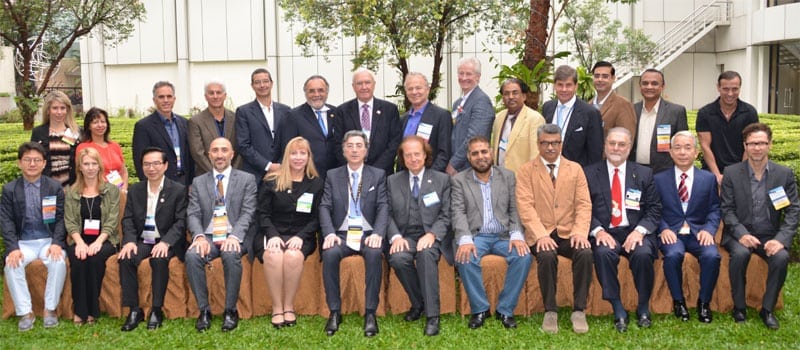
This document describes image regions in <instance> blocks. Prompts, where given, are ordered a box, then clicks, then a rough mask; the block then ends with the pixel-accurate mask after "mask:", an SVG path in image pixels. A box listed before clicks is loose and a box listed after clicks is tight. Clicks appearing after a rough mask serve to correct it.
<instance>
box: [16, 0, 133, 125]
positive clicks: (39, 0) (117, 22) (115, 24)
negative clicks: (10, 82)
mask: <svg viewBox="0 0 800 350" xmlns="http://www.w3.org/2000/svg"><path fill="white" fill-rule="evenodd" d="M2 6H3V8H2V11H1V12H0V37H2V38H3V39H5V41H6V42H7V43H8V44H10V45H11V46H13V47H14V49H15V50H16V51H17V53H18V54H19V55H20V56H21V57H22V69H21V72H20V75H21V76H20V77H19V80H18V81H19V85H20V87H19V94H18V97H17V99H16V100H17V105H18V106H19V108H20V110H21V112H22V117H23V125H24V127H25V129H26V130H28V129H30V128H32V127H33V118H34V116H35V114H36V111H37V109H38V106H39V99H40V98H39V96H41V95H42V94H43V93H44V91H45V89H46V88H47V84H48V82H49V81H50V77H51V76H52V74H53V73H54V72H55V69H56V68H57V67H58V64H59V63H60V62H61V59H63V58H64V56H65V55H66V54H67V51H69V49H70V48H71V47H72V45H73V44H74V43H75V42H76V40H78V38H80V37H82V36H85V35H89V34H90V33H92V31H95V33H96V34H98V35H102V37H103V39H104V41H105V43H106V44H108V45H115V44H118V43H120V42H122V41H124V40H125V39H127V38H128V37H129V36H130V35H131V33H132V32H133V30H134V29H135V28H134V25H135V24H136V23H137V21H141V20H143V19H144V16H145V8H144V5H142V3H141V2H140V1H138V0H16V1H15V0H2ZM40 47H41V49H42V50H43V51H44V52H45V53H47V57H49V62H46V63H48V64H47V68H45V69H44V70H43V73H42V74H41V76H39V77H36V78H38V79H37V80H39V83H38V86H35V85H34V84H33V82H32V79H33V78H34V76H33V75H34V73H35V71H34V67H33V66H32V61H33V58H34V55H35V53H36V50H39V48H40Z"/></svg>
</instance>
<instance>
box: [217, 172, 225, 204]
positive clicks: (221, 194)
mask: <svg viewBox="0 0 800 350" xmlns="http://www.w3.org/2000/svg"><path fill="white" fill-rule="evenodd" d="M224 177H225V175H223V174H217V201H218V202H219V203H224V202H225V188H224V187H223V186H222V178H224Z"/></svg>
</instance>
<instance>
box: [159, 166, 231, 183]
mask: <svg viewBox="0 0 800 350" xmlns="http://www.w3.org/2000/svg"><path fill="white" fill-rule="evenodd" d="M231 169H232V168H231V166H230V165H228V167H227V168H225V170H223V171H222V172H218V171H217V169H214V178H216V177H217V175H219V174H222V175H224V177H223V178H222V179H223V180H227V179H230V178H231V171H232V170H231ZM162 184H163V182H162Z"/></svg>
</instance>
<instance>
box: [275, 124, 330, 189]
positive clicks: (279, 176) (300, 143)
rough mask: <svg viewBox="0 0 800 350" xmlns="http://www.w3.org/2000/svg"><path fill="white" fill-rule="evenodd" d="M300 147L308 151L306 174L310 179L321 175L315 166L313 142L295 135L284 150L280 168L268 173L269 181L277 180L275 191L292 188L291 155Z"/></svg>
mask: <svg viewBox="0 0 800 350" xmlns="http://www.w3.org/2000/svg"><path fill="white" fill-rule="evenodd" d="M298 149H304V150H305V151H306V152H308V163H306V176H307V177H308V178H309V179H313V178H315V177H317V176H319V173H318V172H317V168H316V167H315V166H314V154H313V153H311V144H309V143H308V140H306V139H304V138H303V137H301V136H298V137H295V138H293V139H291V140H290V141H289V143H287V144H286V149H285V150H284V151H283V160H282V161H281V167H280V170H278V171H277V172H275V173H272V174H269V175H267V178H266V179H267V181H275V192H283V191H287V190H290V189H292V169H291V167H290V166H289V157H291V155H292V152H293V151H295V150H298Z"/></svg>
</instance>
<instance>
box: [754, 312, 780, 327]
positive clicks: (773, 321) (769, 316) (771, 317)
mask: <svg viewBox="0 0 800 350" xmlns="http://www.w3.org/2000/svg"><path fill="white" fill-rule="evenodd" d="M758 314H759V315H761V320H762V321H764V325H765V326H767V328H769V329H778V328H781V326H780V324H778V319H777V318H775V314H773V313H772V312H771V311H767V310H764V309H761V312H759V313H758Z"/></svg>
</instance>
